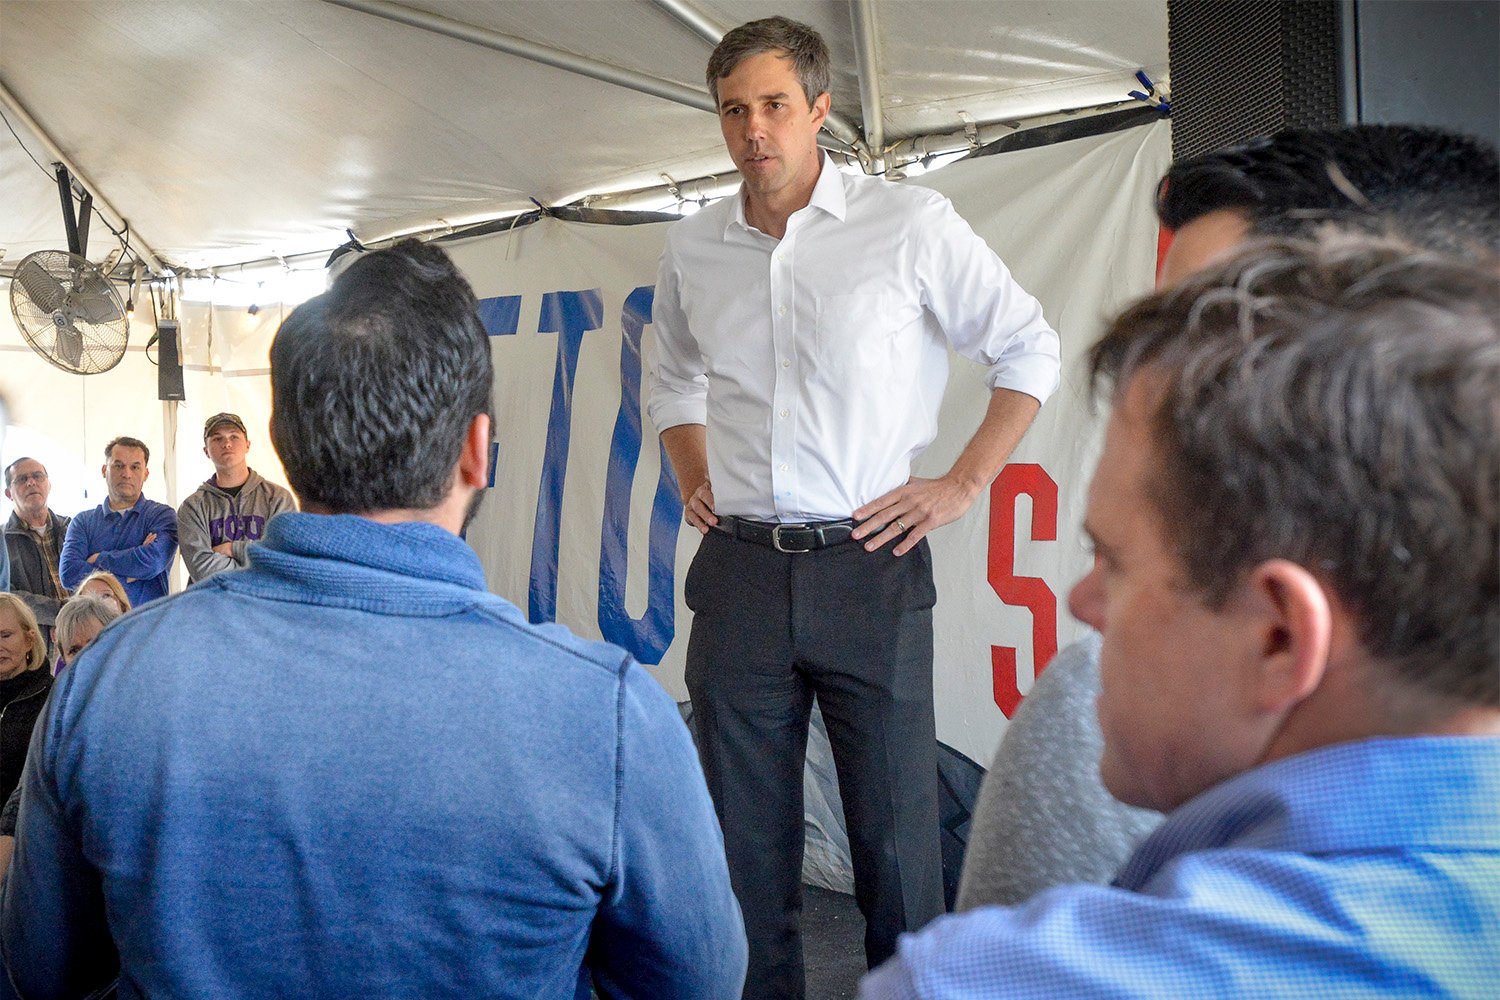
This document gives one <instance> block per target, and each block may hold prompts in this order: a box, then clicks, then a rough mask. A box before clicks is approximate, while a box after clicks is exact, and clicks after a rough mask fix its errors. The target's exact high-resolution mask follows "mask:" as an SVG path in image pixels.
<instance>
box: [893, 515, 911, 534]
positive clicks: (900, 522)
mask: <svg viewBox="0 0 1500 1000" xmlns="http://www.w3.org/2000/svg"><path fill="white" fill-rule="evenodd" d="M896 527H898V528H900V529H901V530H902V531H910V530H911V529H910V528H908V527H907V526H906V522H905V521H903V520H901V519H900V518H899V517H898V518H896Z"/></svg>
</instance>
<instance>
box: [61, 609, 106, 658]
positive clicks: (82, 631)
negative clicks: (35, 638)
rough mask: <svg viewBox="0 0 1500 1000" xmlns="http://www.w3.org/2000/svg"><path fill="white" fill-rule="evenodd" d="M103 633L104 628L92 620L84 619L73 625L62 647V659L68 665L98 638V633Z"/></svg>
mask: <svg viewBox="0 0 1500 1000" xmlns="http://www.w3.org/2000/svg"><path fill="white" fill-rule="evenodd" d="M103 631H104V626H103V625H101V624H99V622H98V621H97V620H96V619H93V618H85V619H83V620H82V621H80V622H79V623H78V624H77V625H74V626H73V631H72V633H71V634H70V635H69V636H68V641H67V644H66V645H64V646H63V651H62V652H63V659H65V660H67V661H68V662H69V663H72V662H73V661H74V660H76V659H78V654H79V653H81V652H83V651H84V650H85V649H88V648H89V644H90V643H92V642H93V641H94V640H95V639H97V638H99V633H100V632H103Z"/></svg>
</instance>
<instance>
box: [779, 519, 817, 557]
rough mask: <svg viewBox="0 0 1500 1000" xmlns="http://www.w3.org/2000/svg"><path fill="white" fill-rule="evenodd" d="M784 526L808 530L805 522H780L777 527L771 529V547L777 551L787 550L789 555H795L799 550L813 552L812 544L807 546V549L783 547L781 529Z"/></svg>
mask: <svg viewBox="0 0 1500 1000" xmlns="http://www.w3.org/2000/svg"><path fill="white" fill-rule="evenodd" d="M782 528H798V529H801V530H806V528H807V525H805V524H778V525H776V527H774V528H772V529H771V548H773V549H775V550H776V551H777V552H785V553H787V554H788V555H795V554H796V553H798V552H811V551H812V546H810V545H809V546H808V547H807V548H805V549H788V548H783V547H782V545H781V529H782Z"/></svg>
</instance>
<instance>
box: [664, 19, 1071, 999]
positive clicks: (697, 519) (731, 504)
mask: <svg viewBox="0 0 1500 1000" xmlns="http://www.w3.org/2000/svg"><path fill="white" fill-rule="evenodd" d="M829 65H830V57H829V52H828V47H827V45H826V44H824V42H823V39H822V38H821V37H820V36H819V35H818V33H817V32H816V31H814V30H813V29H812V28H810V27H808V26H807V25H805V24H799V23H798V22H796V21H791V20H789V19H787V18H784V17H773V18H766V19H764V20H759V21H752V22H750V23H748V24H743V25H740V26H739V27H737V28H735V29H734V30H732V31H730V32H729V33H727V34H726V35H725V36H724V38H723V40H722V41H721V42H720V43H719V45H718V47H716V48H715V49H714V52H713V54H712V55H711V56H710V57H709V62H708V67H707V73H706V77H707V84H708V90H709V93H710V94H711V95H712V96H713V99H714V103H715V106H716V107H717V109H718V112H719V124H720V129H721V131H722V132H723V135H724V142H725V146H726V148H727V149H728V150H729V154H730V156H731V157H732V158H733V160H734V162H735V166H737V167H738V168H739V171H740V174H741V175H742V176H743V179H744V183H743V185H742V186H741V189H740V191H739V192H738V193H737V194H736V195H735V196H734V197H732V198H726V199H724V200H723V201H721V202H719V203H718V204H716V205H713V206H711V207H709V208H707V209H705V210H704V211H702V212H700V213H698V214H697V215H695V216H694V217H692V218H690V219H685V220H683V221H682V222H681V223H679V224H677V225H676V226H674V227H673V228H672V230H671V232H670V233H669V234H668V236H667V246H666V249H665V251H664V253H663V254H662V260H661V269H660V275H659V277H658V280H657V285H656V299H655V306H654V307H653V308H654V313H653V316H654V320H655V323H656V343H657V347H658V353H657V364H656V365H655V367H654V369H653V371H652V388H651V394H650V404H649V407H650V413H651V418H652V420H653V421H654V422H655V424H656V426H657V427H658V428H659V429H660V431H661V440H662V444H663V445H664V447H665V448H666V450H667V454H668V456H669V457H670V459H671V463H672V468H673V470H674V471H675V472H676V475H677V481H678V484H679V487H680V489H681V492H682V497H683V504H684V514H685V517H686V520H687V522H688V523H689V524H691V525H692V526H693V527H694V528H696V529H697V530H699V531H700V532H702V533H703V540H702V543H701V545H700V546H699V548H698V552H697V554H696V555H695V556H694V557H693V564H692V567H691V568H690V570H689V571H688V575H687V579H686V581H685V582H684V594H685V597H686V600H687V603H688V605H689V606H690V607H691V608H692V609H693V627H692V635H691V637H690V640H689V643H688V649H687V667H686V681H687V686H688V693H689V694H690V695H691V696H692V701H693V717H694V721H695V722H696V724H697V736H698V744H699V749H700V751H701V753H702V756H703V765H704V770H705V772H706V773H707V775H708V780H709V787H710V790H711V791H712V792H713V795H714V804H715V806H716V808H717V809H718V811H719V816H720V818H721V819H722V821H723V823H724V835H725V845H726V851H727V853H728V856H729V866H730V871H731V873H732V874H733V876H734V884H735V891H736V892H737V893H738V894H739V897H740V902H741V904H742V905H743V906H744V909H745V926H746V931H747V933H748V936H749V938H750V974H749V976H748V978H747V983H746V987H745V997H746V1000H772V998H774V1000H793V998H798V997H801V996H802V995H803V992H804V990H805V983H804V977H803V961H802V942H801V927H800V922H799V921H800V913H801V909H802V886H801V877H802V852H803V842H804V837H805V833H804V826H803V823H804V813H803V802H802V777H803V775H802V769H803V761H804V758H805V750H806V746H807V733H808V719H809V713H810V712H811V709H812V703H813V699H814V697H816V699H817V702H818V705H819V707H820V708H821V710H822V713H823V719H824V722H825V723H826V724H827V728H828V738H829V743H830V745H831V747H832V751H833V757H834V763H835V765H836V766H837V769H838V780H839V793H840V796H841V797H842V800H843V806H844V816H845V820H846V826H847V829H848V832H849V853H850V860H851V862H852V865H853V870H854V894H855V898H856V899H857V900H858V902H859V908H860V912H861V913H862V914H863V915H864V918H865V956H866V959H867V960H868V961H869V962H870V963H871V964H872V965H874V964H878V963H879V962H881V961H883V960H884V959H885V958H886V956H888V955H889V954H890V953H891V949H892V948H894V946H895V941H896V937H897V935H898V934H900V933H901V932H902V931H905V930H913V929H915V928H917V927H920V926H922V924H924V923H926V922H927V921H928V920H931V919H932V918H933V917H935V916H937V915H938V914H939V913H942V912H943V909H944V896H943V871H942V854H941V849H940V843H939V835H940V826H939V818H938V777H937V759H936V753H937V735H936V726H935V721H934V714H933V694H932V649H933V646H932V642H933V639H932V609H933V605H934V604H935V603H936V601H937V593H936V589H935V587H934V584H933V574H932V556H931V550H930V548H929V543H928V541H927V536H928V535H929V534H930V533H931V532H933V531H935V530H938V529H940V528H941V527H943V526H944V525H946V524H949V523H951V522H953V521H955V520H957V519H958V518H960V517H962V516H963V515H964V514H965V512H967V511H968V510H969V508H970V507H971V506H972V504H973V503H974V501H975V500H976V499H977V498H978V497H980V496H981V495H982V494H983V493H984V491H985V490H986V489H988V487H989V485H990V482H991V481H992V480H993V479H994V478H995V476H996V475H997V474H998V473H999V471H1000V469H1001V467H1002V466H1003V465H1004V464H1005V460H1006V458H1007V456H1008V455H1009V454H1010V452H1011V450H1012V449H1013V448H1014V447H1015V446H1016V444H1017V443H1018V442H1019V441H1020V439H1021V437H1022V435H1023V434H1024V433H1025V432H1026V429H1027V427H1029V426H1030V424H1031V422H1032V420H1033V419H1034V418H1035V416H1036V414H1037V412H1038V410H1039V408H1040V407H1041V405H1042V403H1043V402H1044V401H1045V400H1046V399H1047V398H1048V396H1049V395H1050V394H1051V393H1052V391H1053V390H1054V389H1055V388H1056V387H1057V382H1058V339H1057V335H1056V333H1054V332H1053V330H1052V328H1051V327H1050V326H1048V324H1047V321H1046V318H1045V317H1044V316H1043V315H1042V307H1041V304H1040V303H1039V302H1037V300H1036V299H1035V298H1033V297H1032V296H1031V295H1029V294H1027V292H1026V291H1025V290H1024V289H1022V288H1021V287H1020V285H1018V284H1017V283H1016V281H1015V279H1014V278H1013V277H1012V276H1011V274H1010V272H1009V270H1007V269H1006V267H1005V264H1004V263H1003V262H1001V260H1000V258H999V257H997V256H996V255H995V253H994V251H992V250H991V249H990V248H989V247H988V246H986V245H985V243H984V241H983V240H981V239H980V238H979V237H978V236H977V235H975V233H974V231H973V230H972V229H970V228H969V226H968V224H967V223H965V222H964V220H963V219H962V218H960V217H959V215H958V213H957V212H956V211H954V209H953V206H952V205H951V204H950V203H949V202H948V200H947V199H946V198H944V197H942V196H941V195H939V194H937V193H936V192H934V191H931V190H928V189H925V188H921V187H917V186H909V185H897V184H891V183H889V182H888V181H886V180H884V179H882V178H873V177H863V176H852V175H850V174H847V173H844V172H842V171H840V170H839V169H838V168H837V167H836V166H835V164H834V162H833V161H832V160H830V159H829V158H828V157H827V156H826V155H824V153H823V152H822V151H821V150H820V149H819V148H818V144H817V136H818V130H819V128H820V127H821V126H822V124H823V122H824V121H825V119H826V118H827V115H828V112H829V107H830V100H831V98H830V95H829V91H828V87H829V83H828V81H829V72H830V70H829ZM950 350H954V351H957V352H958V353H959V354H961V355H963V356H964V357H966V358H968V359H970V360H971V361H974V362H976V363H978V364H979V365H981V366H983V368H984V370H985V374H984V381H985V385H986V386H987V387H988V388H989V390H990V393H989V402H988V404H987V407H986V410H985V413H984V414H983V416H982V417H980V416H979V415H978V414H975V415H974V416H975V418H976V420H977V423H978V427H977V429H976V430H975V431H974V433H973V435H972V437H971V438H970V439H969V442H968V444H967V445H966V446H965V447H964V448H963V450H962V452H961V453H960V454H959V455H958V457H957V459H956V460H955V461H954V463H953V464H952V466H950V467H949V469H948V471H947V472H946V473H944V474H943V475H941V476H937V477H935V478H932V479H927V478H924V477H920V476H914V475H912V463H913V461H914V460H915V459H916V458H917V456H918V455H920V454H921V453H922V452H923V450H924V449H925V448H926V447H927V446H928V445H929V444H931V442H932V440H933V437H934V436H935V434H936V432H937V425H938V410H939V407H940V405H941V402H942V398H943V393H944V390H945V389H946V387H947V381H948V356H949V351H950Z"/></svg>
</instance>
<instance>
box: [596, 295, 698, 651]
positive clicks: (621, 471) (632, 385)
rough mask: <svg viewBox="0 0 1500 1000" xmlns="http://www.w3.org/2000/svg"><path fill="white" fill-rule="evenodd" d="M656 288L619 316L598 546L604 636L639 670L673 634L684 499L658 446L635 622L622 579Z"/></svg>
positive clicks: (627, 304) (632, 298) (627, 551)
mask: <svg viewBox="0 0 1500 1000" xmlns="http://www.w3.org/2000/svg"><path fill="white" fill-rule="evenodd" d="M654 298H655V289H654V288H653V286H651V285H645V286H643V287H641V288H637V289H636V290H635V291H633V292H631V293H630V296H629V298H627V299H626V300H625V309H624V312H623V313H622V314H621V316H620V323H621V326H622V328H623V332H624V336H623V337H622V338H621V341H620V413H619V415H618V416H617V417H616V418H615V435H614V438H613V440H611V442H610V446H609V473H608V477H607V478H606V480H605V484H604V523H603V525H602V530H601V534H600V539H599V631H600V632H601V633H603V635H604V638H605V639H606V640H608V641H609V642H612V643H614V644H615V645H616V646H623V647H624V648H625V649H628V650H629V651H630V653H631V655H632V656H634V657H635V658H636V659H637V660H639V661H640V662H642V663H660V662H661V658H662V656H663V655H664V654H665V653H666V651H667V647H668V646H670V645H671V644H672V635H673V633H674V626H673V619H674V617H675V610H676V609H675V606H674V605H675V597H674V596H673V588H672V583H673V573H674V572H675V569H676V562H677V530H678V522H679V521H680V520H681V519H682V499H681V497H680V495H679V491H678V487H677V476H676V475H674V474H673V472H672V463H671V462H669V461H668V460H667V454H666V450H665V449H663V448H662V447H661V444H660V442H659V441H658V443H657V448H658V449H659V450H660V451H661V475H659V476H658V477H657V479H656V499H655V500H653V501H652V503H651V535H650V549H649V558H648V561H647V567H648V569H647V576H646V580H647V598H646V613H645V614H644V615H642V616H641V617H640V618H631V617H630V615H629V613H628V612H626V610H625V578H626V574H627V573H628V571H629V562H630V490H631V486H632V484H633V483H634V482H635V467H636V463H637V462H638V461H639V459H640V455H641V332H642V330H644V329H645V326H646V324H647V323H649V322H651V305H652V302H653V300H654Z"/></svg>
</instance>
